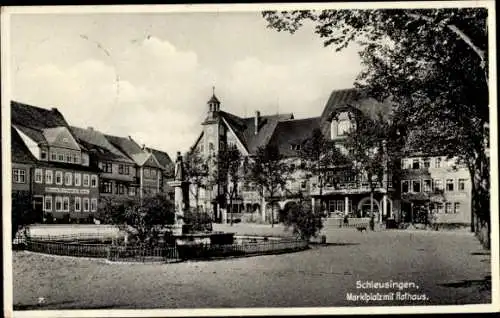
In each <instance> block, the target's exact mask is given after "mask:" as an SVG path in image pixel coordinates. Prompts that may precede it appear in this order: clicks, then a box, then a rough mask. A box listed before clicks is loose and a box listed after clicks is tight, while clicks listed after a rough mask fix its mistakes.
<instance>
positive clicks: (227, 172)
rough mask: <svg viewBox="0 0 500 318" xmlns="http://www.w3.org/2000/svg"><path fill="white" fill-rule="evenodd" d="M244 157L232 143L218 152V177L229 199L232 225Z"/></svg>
mask: <svg viewBox="0 0 500 318" xmlns="http://www.w3.org/2000/svg"><path fill="white" fill-rule="evenodd" d="M242 165H243V158H242V156H241V153H240V151H239V150H238V148H237V147H236V145H230V146H228V147H227V148H224V149H222V150H221V151H219V153H218V158H217V167H218V172H217V176H216V177H217V178H218V182H219V184H220V185H221V186H223V188H224V193H225V197H226V198H227V200H228V201H229V209H228V210H230V214H231V225H232V224H233V212H234V211H233V210H232V209H233V200H234V199H235V197H236V196H237V195H238V184H239V182H240V179H241V176H242Z"/></svg>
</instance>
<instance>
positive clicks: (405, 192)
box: [401, 153, 471, 226]
mask: <svg viewBox="0 0 500 318" xmlns="http://www.w3.org/2000/svg"><path fill="white" fill-rule="evenodd" d="M401 168H402V176H401V197H402V199H403V202H402V210H401V212H402V214H401V218H402V221H404V222H411V223H427V222H432V223H438V224H453V225H460V226H469V225H470V222H471V180H470V175H469V171H468V169H467V168H466V167H464V166H463V165H460V164H458V163H457V160H456V159H454V158H451V159H450V158H447V157H445V156H439V155H436V154H424V153H412V154H409V155H408V156H407V157H406V158H404V159H403V160H402V167H401ZM429 212H431V213H429ZM429 215H431V216H433V218H434V219H433V220H429V219H428V217H429Z"/></svg>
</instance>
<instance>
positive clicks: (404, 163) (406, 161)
mask: <svg viewBox="0 0 500 318" xmlns="http://www.w3.org/2000/svg"><path fill="white" fill-rule="evenodd" d="M407 164H408V160H406V159H401V169H406V165H407Z"/></svg>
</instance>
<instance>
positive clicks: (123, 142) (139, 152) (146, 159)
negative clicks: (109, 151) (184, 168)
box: [105, 135, 161, 168]
mask: <svg viewBox="0 0 500 318" xmlns="http://www.w3.org/2000/svg"><path fill="white" fill-rule="evenodd" d="M105 137H106V139H108V140H109V142H111V144H112V145H113V146H115V147H116V148H118V149H119V150H120V151H121V152H123V153H124V154H126V155H127V156H128V157H129V158H131V159H132V160H133V161H134V162H135V163H136V164H137V165H139V166H143V165H148V166H152V167H156V168H161V165H160V164H159V163H158V160H156V158H155V157H154V156H153V155H152V154H151V153H149V152H147V151H145V150H144V149H142V147H141V146H139V145H138V144H137V143H136V142H135V141H134V140H133V139H132V137H130V136H129V137H128V138H126V137H119V136H112V135H105Z"/></svg>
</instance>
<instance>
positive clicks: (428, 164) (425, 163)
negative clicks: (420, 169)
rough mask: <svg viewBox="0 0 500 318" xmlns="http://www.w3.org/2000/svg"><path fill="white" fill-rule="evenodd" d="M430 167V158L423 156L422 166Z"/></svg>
mask: <svg viewBox="0 0 500 318" xmlns="http://www.w3.org/2000/svg"><path fill="white" fill-rule="evenodd" d="M430 167H431V159H430V158H424V168H426V169H427V168H430Z"/></svg>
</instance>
